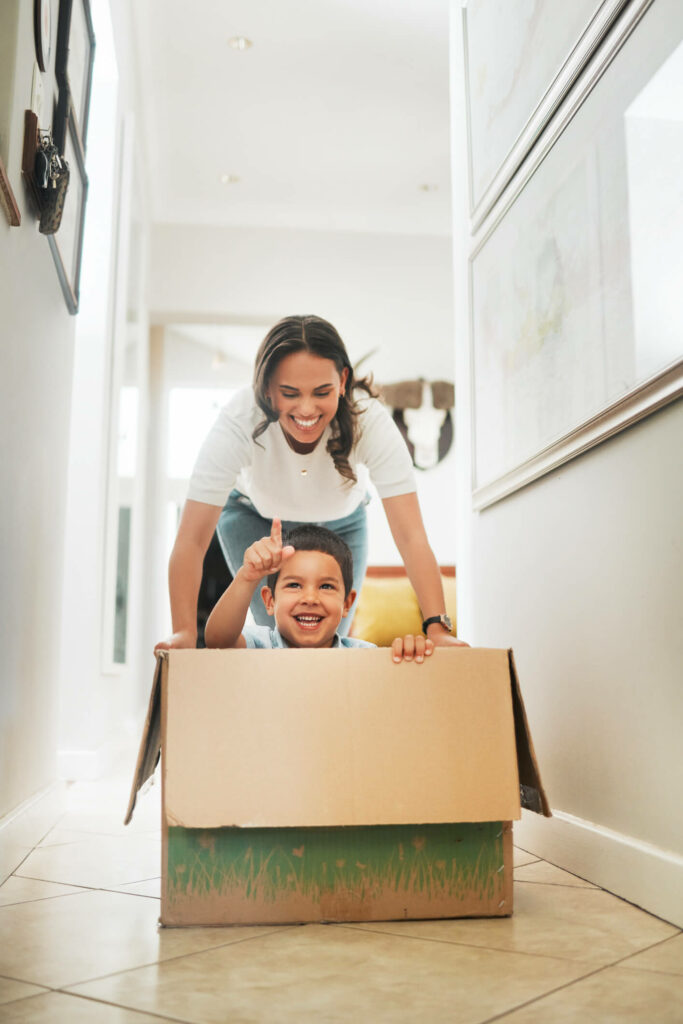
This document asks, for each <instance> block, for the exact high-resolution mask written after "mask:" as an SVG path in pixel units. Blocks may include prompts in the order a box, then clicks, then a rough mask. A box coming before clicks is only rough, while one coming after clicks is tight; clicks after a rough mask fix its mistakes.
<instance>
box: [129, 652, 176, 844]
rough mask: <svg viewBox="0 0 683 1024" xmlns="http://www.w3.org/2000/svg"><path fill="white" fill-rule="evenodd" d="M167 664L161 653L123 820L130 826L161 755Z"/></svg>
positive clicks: (164, 653) (164, 654)
mask: <svg viewBox="0 0 683 1024" xmlns="http://www.w3.org/2000/svg"><path fill="white" fill-rule="evenodd" d="M166 664H167V661H166V652H165V651H161V652H160V653H159V654H158V655H157V662H156V665H155V667H154V679H153V680H152V692H151V693H150V695H149V705H148V707H147V718H146V719H145V727H144V729H143V730H142V739H141V740H140V750H139V751H138V760H137V764H136V765H135V775H134V776H133V785H132V787H131V791H130V799H129V801H128V810H127V811H126V816H125V818H124V819H123V824H124V825H128V824H129V822H130V820H131V818H132V817H133V810H134V809H135V801H136V799H137V795H138V793H139V791H140V789H141V788H142V786H144V784H145V782H147V779H149V778H150V777H151V776H152V775H153V774H154V770H155V768H156V766H157V764H158V763H159V756H160V753H161V676H162V671H163V667H164V666H165V665H166Z"/></svg>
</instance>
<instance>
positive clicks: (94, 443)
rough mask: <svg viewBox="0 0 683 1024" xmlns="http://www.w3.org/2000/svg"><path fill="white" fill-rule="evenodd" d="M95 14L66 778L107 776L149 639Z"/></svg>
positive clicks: (123, 172) (117, 234) (116, 50)
mask: <svg viewBox="0 0 683 1024" xmlns="http://www.w3.org/2000/svg"><path fill="white" fill-rule="evenodd" d="M115 8H117V5H115ZM117 13H118V14H119V15H120V13H121V11H120V8H117ZM93 16H94V22H95V33H96V37H97V51H96V52H97V60H96V64H95V73H94V80H93V95H92V109H91V126H90V130H89V172H90V177H91V187H90V195H89V207H88V216H87V219H86V231H85V238H84V248H83V275H82V301H81V308H80V311H79V315H78V323H77V330H76V347H75V361H74V388H73V405H72V418H71V431H70V439H69V473H68V479H67V485H68V507H67V521H66V529H65V535H64V544H65V549H66V559H65V570H64V586H63V602H62V606H63V609H64V612H63V618H62V631H61V649H60V713H59V743H58V770H59V773H60V775H61V776H62V777H63V778H67V779H82V778H96V777H98V776H100V775H101V774H102V773H103V772H104V771H106V770H107V768H108V767H109V765H110V763H111V760H112V759H113V758H114V757H115V756H116V754H117V753H118V748H119V746H120V744H121V743H122V741H125V740H126V738H127V737H128V736H129V734H130V733H131V732H132V731H134V730H135V729H136V728H137V727H138V725H139V713H140V711H141V709H142V708H143V707H144V703H145V701H146V698H147V694H148V689H149V678H150V676H151V671H152V668H153V658H152V644H153V641H152V640H151V639H150V638H149V637H148V636H145V634H144V628H143V619H144V617H143V614H142V609H143V599H142V587H143V580H144V572H145V567H144V554H143V550H142V541H143V536H144V516H145V512H144V485H145V473H144V458H143V455H144V448H145V437H144V433H145V427H146V421H147V399H146V396H147V370H146V367H147V346H148V330H147V324H146V311H145V309H144V304H143V303H142V302H141V299H140V291H141V290H142V288H143V287H144V265H143V264H144V252H145V235H146V232H147V227H146V217H145V215H144V208H145V200H144V194H143V193H142V191H141V185H140V180H141V171H140V166H139V162H138V159H137V154H138V151H139V144H140V128H139V125H136V120H135V116H134V112H133V108H134V106H135V90H134V83H133V84H131V82H130V76H128V77H126V74H125V69H126V55H127V54H128V52H129V46H130V41H129V36H128V34H127V27H126V25H125V22H121V21H117V20H116V19H115V20H114V24H113V25H112V21H111V19H110V16H109V11H108V6H107V4H106V2H105V0H97V2H96V3H95V4H94V5H93ZM121 67H123V69H124V74H123V75H121V74H120V68H121ZM136 128H137V130H136ZM124 382H125V383H128V384H135V385H137V387H138V395H139V401H138V433H137V438H136V441H135V444H134V447H135V449H136V462H137V465H136V470H137V472H136V475H135V477H134V478H133V479H130V480H126V479H120V478H119V477H118V474H117V471H116V464H117V454H118V436H119V427H120V425H119V393H120V387H121V385H122V384H123V383H124ZM124 490H125V492H126V493H125V494H124V493H123V492H124ZM119 504H121V505H125V506H128V507H130V508H131V531H132V536H131V546H132V550H131V555H130V560H129V567H130V568H129V587H128V615H127V644H126V661H125V663H124V664H116V663H115V661H114V656H113V646H114V644H113V630H114V610H115V599H116V556H117V539H118V537H117V534H118V509H119Z"/></svg>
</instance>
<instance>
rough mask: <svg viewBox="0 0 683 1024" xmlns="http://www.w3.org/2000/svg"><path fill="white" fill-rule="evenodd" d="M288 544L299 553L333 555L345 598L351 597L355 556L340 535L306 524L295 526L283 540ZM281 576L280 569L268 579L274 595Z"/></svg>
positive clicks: (322, 527) (283, 542)
mask: <svg viewBox="0 0 683 1024" xmlns="http://www.w3.org/2000/svg"><path fill="white" fill-rule="evenodd" d="M287 544H291V545H292V547H293V548H295V549H296V550H297V551H322V552H323V554H325V555H332V558H334V560H335V561H336V562H337V564H338V565H339V568H340V569H341V574H342V580H343V581H344V597H348V596H349V594H350V593H351V591H352V589H353V555H352V554H351V548H350V547H349V545H348V544H347V543H346V541H345V540H342V538H341V537H340V536H339V534H338V533H334V532H333V531H332V530H328V529H327V527H326V526H318V525H317V524H316V523H304V524H303V525H302V526H295V527H294V528H293V529H291V530H290V531H289V533H287V534H286V535H285V536H284V537H283V538H282V546H283V547H285V546H286V545H287ZM279 575H280V570H279V569H278V571H277V572H273V573H271V574H270V576H269V577H268V586H269V587H270V589H271V591H272V593H273V594H274V593H275V584H276V583H277V578H278V576H279Z"/></svg>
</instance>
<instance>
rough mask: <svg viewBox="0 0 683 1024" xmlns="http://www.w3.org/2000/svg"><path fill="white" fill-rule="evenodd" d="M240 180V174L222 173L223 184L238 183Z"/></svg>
mask: <svg viewBox="0 0 683 1024" xmlns="http://www.w3.org/2000/svg"><path fill="white" fill-rule="evenodd" d="M238 181H240V177H239V175H238V174H221V182H222V184H223V185H236V184H237V182H238Z"/></svg>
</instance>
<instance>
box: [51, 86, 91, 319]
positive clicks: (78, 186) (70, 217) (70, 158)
mask: <svg viewBox="0 0 683 1024" xmlns="http://www.w3.org/2000/svg"><path fill="white" fill-rule="evenodd" d="M65 132H66V134H65V139H64V149H63V153H64V157H65V158H66V161H67V163H68V165H69V170H70V179H69V188H68V190H67V194H66V200H65V202H64V212H63V214H62V221H61V224H60V226H59V231H58V232H57V233H56V234H54V235H48V236H47V239H48V242H49V244H50V249H51V251H52V256H53V259H54V261H55V266H56V267H57V274H58V276H59V282H60V284H61V286H62V291H63V292H64V298H65V300H66V304H67V307H68V309H69V312H70V313H73V314H75V313H77V312H78V302H79V282H80V276H81V253H82V249H83V225H84V221H85V203H86V199H87V195H88V178H87V175H86V173H85V155H84V153H83V147H82V146H81V141H80V137H79V135H78V126H77V122H76V118H75V113H74V110H73V107H72V105H71V103H68V104H67V108H66V122H65Z"/></svg>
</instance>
